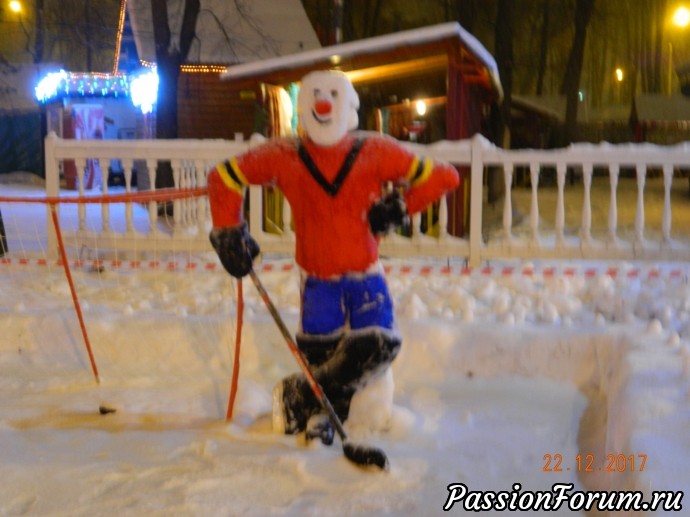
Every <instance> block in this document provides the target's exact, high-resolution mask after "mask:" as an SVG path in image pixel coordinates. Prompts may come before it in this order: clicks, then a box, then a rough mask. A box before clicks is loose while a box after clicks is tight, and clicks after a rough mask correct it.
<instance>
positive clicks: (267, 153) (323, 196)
mask: <svg viewBox="0 0 690 517" xmlns="http://www.w3.org/2000/svg"><path fill="white" fill-rule="evenodd" d="M358 146H360V148H359V149H358V148H357V147H358ZM300 147H301V148H300ZM309 162H311V163H309ZM389 181H390V182H393V183H394V184H395V185H398V186H403V187H404V188H405V189H406V190H405V202H406V204H407V209H408V211H409V213H410V214H414V213H416V212H419V211H420V210H423V209H424V208H425V207H426V206H427V205H428V204H429V203H431V202H433V201H435V200H436V199H438V198H439V197H440V196H441V195H443V193H444V192H446V191H448V190H451V189H453V188H455V187H456V186H457V185H458V182H459V177H458V173H457V171H456V170H455V168H454V167H453V166H452V165H450V164H446V163H439V162H436V163H434V162H432V161H431V160H425V159H423V158H420V157H418V156H416V155H415V154H413V153H412V152H410V151H409V150H407V149H406V148H405V147H403V146H402V145H401V144H400V143H399V142H398V141H396V140H394V139H392V138H390V137H384V136H381V135H375V134H372V135H369V134H367V135H366V136H365V137H364V138H363V139H362V140H358V135H357V134H348V135H347V136H346V137H344V138H343V139H342V140H341V141H340V142H338V143H337V144H335V145H333V146H327V147H326V146H318V145H316V144H314V143H313V142H310V141H309V140H305V141H303V142H302V143H301V146H300V141H299V140H294V139H278V140H272V141H270V142H268V143H266V144H264V145H262V146H260V147H257V148H255V149H252V150H250V151H248V152H246V153H244V154H242V155H239V156H236V157H235V158H233V159H231V160H229V161H226V162H224V163H222V164H219V165H218V166H216V168H215V169H213V170H212V171H211V172H210V173H209V176H208V189H209V200H210V203H211V216H212V219H213V225H214V227H224V226H234V225H237V224H239V223H240V222H242V220H243V218H242V202H243V195H244V187H246V186H247V185H274V186H277V187H278V188H280V190H281V191H282V192H283V194H284V195H285V197H286V199H287V200H288V202H289V203H290V207H291V208H292V218H293V222H294V226H295V237H296V257H295V259H296V261H297V264H299V266H300V267H301V268H302V269H304V270H305V271H306V272H307V273H308V274H310V275H313V276H316V277H319V278H328V277H333V276H339V275H342V274H344V273H349V272H363V271H366V270H367V269H368V268H369V267H370V266H371V265H372V264H373V263H374V262H376V261H377V260H378V239H377V238H376V237H375V236H374V235H373V234H372V233H371V230H370V228H369V219H368V213H369V209H370V208H371V206H372V204H373V203H374V202H375V201H377V200H379V199H380V198H381V196H382V187H383V185H385V183H386V182H389Z"/></svg>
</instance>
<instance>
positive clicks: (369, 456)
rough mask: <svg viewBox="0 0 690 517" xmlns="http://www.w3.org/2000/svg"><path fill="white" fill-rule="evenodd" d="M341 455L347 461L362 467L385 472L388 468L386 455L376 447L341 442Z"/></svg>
mask: <svg viewBox="0 0 690 517" xmlns="http://www.w3.org/2000/svg"><path fill="white" fill-rule="evenodd" d="M343 454H345V457H346V458H347V459H348V460H350V461H351V462H353V463H356V464H357V465H360V466H362V467H378V468H379V469H381V470H385V471H387V470H388V468H389V464H388V457H387V456H386V453H385V452H383V451H382V450H381V449H378V448H376V447H368V446H366V445H358V444H354V443H350V442H343Z"/></svg>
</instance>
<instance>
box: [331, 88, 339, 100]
mask: <svg viewBox="0 0 690 517" xmlns="http://www.w3.org/2000/svg"><path fill="white" fill-rule="evenodd" d="M331 97H333V98H334V99H335V98H337V97H338V90H331Z"/></svg>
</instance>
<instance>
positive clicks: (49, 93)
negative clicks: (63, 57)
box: [34, 70, 129, 103]
mask: <svg viewBox="0 0 690 517" xmlns="http://www.w3.org/2000/svg"><path fill="white" fill-rule="evenodd" d="M34 93H35V95H36V99H37V100H38V101H39V102H43V103H45V102H49V101H51V100H53V99H57V98H61V97H127V96H129V81H128V80H127V76H126V75H125V74H115V75H113V74H103V73H97V72H95V73H75V72H66V71H65V70H60V71H59V72H52V73H49V74H47V75H46V76H45V77H44V78H43V79H41V81H40V82H39V83H38V85H37V86H36V88H35V89H34Z"/></svg>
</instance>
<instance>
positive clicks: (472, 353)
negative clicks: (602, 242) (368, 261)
mask: <svg viewBox="0 0 690 517" xmlns="http://www.w3.org/2000/svg"><path fill="white" fill-rule="evenodd" d="M386 265H389V266H391V271H390V273H389V274H388V278H389V285H390V288H391V292H392V294H393V296H394V299H395V302H396V310H397V312H398V321H399V324H400V327H401V329H400V330H401V333H402V335H403V339H404V341H403V349H402V352H401V355H400V357H399V358H398V360H396V362H395V363H394V368H393V375H394V383H395V384H394V386H395V388H394V389H395V406H394V407H393V408H392V411H391V412H390V413H385V412H384V413H379V412H377V411H376V408H377V407H380V406H378V405H377V404H376V400H375V399H374V398H373V397H374V395H378V396H382V397H385V389H388V388H390V386H391V385H390V384H385V383H384V384H383V385H382V386H380V387H379V390H372V391H371V392H370V394H369V396H368V397H366V398H363V400H361V401H359V402H358V404H357V408H356V411H355V414H353V416H352V419H351V420H350V421H349V422H347V427H348V430H349V431H350V432H351V434H352V435H353V437H354V438H356V439H357V440H361V441H363V442H365V443H367V444H371V445H375V446H377V447H381V448H382V449H383V450H385V451H386V453H387V454H388V456H389V459H390V461H391V471H390V472H389V473H371V472H362V471H361V470H359V469H357V468H356V467H354V466H352V465H351V464H350V463H349V462H347V461H346V460H345V459H344V458H343V456H342V451H341V450H340V446H339V443H338V442H337V441H336V444H335V445H334V446H333V447H330V448H329V447H325V446H322V445H321V444H316V443H313V444H310V445H305V444H304V443H303V442H302V440H301V438H299V437H291V436H276V435H274V434H272V433H271V432H270V418H269V412H270V406H271V397H270V395H271V390H272V388H273V385H274V383H275V382H276V381H277V380H278V379H280V378H282V376H284V375H286V374H288V373H290V372H293V371H296V370H297V367H296V365H295V363H294V359H293V358H292V357H291V355H290V353H289V351H288V350H287V347H286V346H285V344H284V342H283V340H282V337H281V336H280V334H279V332H278V331H277V329H276V328H275V325H274V324H273V322H272V320H271V318H270V316H269V315H268V314H267V312H266V310H265V308H264V307H263V305H262V303H261V301H260V299H259V298H258V296H257V295H256V294H255V292H254V290H253V289H252V288H251V285H250V283H249V282H245V289H244V291H245V303H246V310H245V326H244V329H243V330H244V332H243V343H242V347H243V348H242V356H241V358H242V366H241V368H242V369H241V373H240V391H239V393H238V399H237V403H236V408H235V419H234V420H233V422H232V423H226V422H225V421H224V415H225V410H226V404H227V397H228V389H229V379H230V371H231V364H232V354H231V349H232V342H233V338H234V331H235V327H234V324H235V299H236V298H235V284H234V282H233V281H232V280H231V279H229V278H227V277H226V275H223V274H222V273H207V272H203V273H192V274H183V273H180V272H168V271H144V270H142V271H138V272H133V271H130V272H128V271H109V270H106V271H104V272H102V273H100V274H99V273H97V272H93V271H87V270H83V271H81V270H78V271H74V272H73V273H74V276H75V281H76V282H77V285H78V290H79V293H80V297H81V300H82V303H83V305H84V307H83V308H84V314H85V318H86V322H87V326H88V330H89V335H90V338H91V342H92V346H93V348H94V354H95V357H96V360H97V363H98V366H99V369H100V372H101V377H102V382H101V384H100V385H97V384H96V383H95V382H94V380H93V376H92V375H91V372H90V369H89V365H88V361H87V359H86V354H85V351H84V345H83V343H82V341H81V335H80V333H79V330H78V326H77V323H76V318H75V316H74V312H73V308H72V305H71V299H70V295H69V289H68V288H67V285H66V283H65V280H64V276H63V275H62V272H61V271H60V270H53V269H51V268H45V267H44V268H40V267H36V266H19V265H9V266H7V265H6V266H0V267H1V268H3V269H2V271H3V289H2V291H1V292H0V408H1V409H0V441H1V442H2V444H3V445H2V448H3V462H2V464H0V475H1V476H2V478H3V480H4V481H3V483H2V484H0V514H3V515H20V514H28V515H70V516H74V515H76V516H79V515H94V514H99V515H123V514H124V515H139V514H143V513H148V514H151V515H166V516H167V515H190V516H191V515H256V516H266V515H326V514H328V515H338V516H339V515H396V516H403V517H405V516H417V515H420V514H431V515H442V514H443V509H442V507H443V504H444V503H445V501H446V498H447V496H448V491H447V486H448V485H449V484H451V483H465V484H466V485H468V486H469V487H470V489H471V490H510V489H511V487H512V485H513V484H514V483H516V482H519V483H521V484H522V486H523V487H524V488H525V489H534V490H549V489H550V488H551V486H552V484H553V483H556V482H562V483H568V482H572V483H574V484H575V486H576V487H577V489H580V490H584V489H599V490H601V489H626V488H635V489H638V490H642V491H643V492H644V493H645V494H649V493H650V492H651V491H652V490H683V489H685V488H686V487H688V486H690V475H689V474H688V473H687V472H688V471H687V460H688V458H690V444H689V443H688V442H687V438H686V437H687V431H688V428H690V397H689V388H690V347H689V345H688V342H689V339H690V323H689V322H690V289H688V282H687V266H685V265H674V264H667V265H661V266H659V265H657V266H656V268H651V266H640V265H636V264H615V267H616V271H617V274H616V275H615V276H612V275H609V274H606V272H607V269H608V265H597V269H596V274H593V275H590V274H586V271H588V269H587V268H586V267H585V266H584V265H581V264H575V265H573V264H559V265H558V266H557V267H556V270H555V272H553V271H552V270H551V269H550V268H547V267H540V266H539V265H529V264H528V265H521V267H520V268H517V269H514V270H513V272H512V273H511V274H503V273H502V269H501V267H500V266H494V268H493V269H492V271H491V272H490V273H487V272H485V271H482V270H474V271H472V272H471V274H462V273H460V272H459V269H458V270H454V272H453V273H452V274H443V273H440V269H441V268H440V267H438V266H435V267H434V269H433V270H432V271H431V272H430V273H427V274H419V273H418V270H415V269H413V270H412V272H410V273H407V274H403V273H400V270H399V268H397V265H398V264H396V263H393V262H391V263H388V262H386ZM281 266H282V263H280V262H278V263H276V267H274V268H272V271H271V272H268V271H262V272H261V277H262V279H263V281H264V283H265V284H266V287H267V289H268V290H269V292H270V293H271V295H272V296H273V297H274V298H275V299H274V301H275V302H276V304H277V306H278V308H279V310H280V311H281V314H282V315H283V316H284V318H285V320H286V322H287V323H288V326H290V328H292V329H295V327H296V324H297V320H298V311H299V292H298V278H297V273H296V272H295V271H294V270H291V271H283V268H282V267H281ZM532 266H533V272H531V273H530V274H525V273H524V272H523V271H524V268H525V267H532ZM510 267H513V266H512V265H510ZM573 267H574V268H575V271H574V272H572V271H571V270H570V269H569V268H573ZM547 270H548V271H549V273H548V274H547V273H546V271H547ZM678 271H680V274H678ZM566 272H567V273H566ZM103 404H106V405H109V406H113V407H114V408H116V409H117V412H116V413H113V414H108V415H101V414H100V413H99V412H98V408H99V406H100V405H103ZM381 427H385V428H386V431H378V430H373V429H374V428H376V429H379V428H381ZM578 454H580V455H582V457H584V456H586V455H591V456H592V457H594V458H595V461H596V463H595V466H596V467H597V468H598V467H599V466H601V465H603V466H605V465H606V456H607V455H608V454H615V455H619V454H623V455H625V456H626V457H629V456H631V455H632V456H633V457H634V459H635V461H639V460H640V455H645V457H646V465H645V469H644V471H642V472H640V471H638V470H633V469H630V468H628V469H623V471H622V472H613V473H611V472H605V471H599V470H595V472H592V473H584V472H579V473H578V472H577V470H578V469H577V468H576V466H577V465H576V456H577V455H578ZM546 455H550V457H552V458H553V457H554V456H555V455H560V456H561V457H562V458H563V460H562V461H563V463H562V467H563V471H562V472H551V471H549V469H551V468H553V467H554V463H553V462H550V463H549V462H548V461H547V459H545V458H546ZM628 461H629V460H628ZM566 467H567V468H570V470H565V469H566ZM458 511H459V509H458ZM560 513H561V514H563V515H565V514H570V512H568V511H567V510H566V509H562V510H561V512H560Z"/></svg>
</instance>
